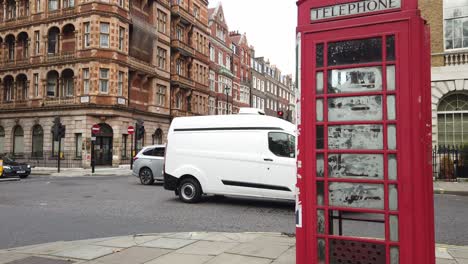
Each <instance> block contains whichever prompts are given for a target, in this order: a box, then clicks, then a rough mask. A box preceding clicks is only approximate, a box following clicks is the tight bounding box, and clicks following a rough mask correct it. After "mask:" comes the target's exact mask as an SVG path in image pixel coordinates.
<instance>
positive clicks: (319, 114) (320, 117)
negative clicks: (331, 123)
mask: <svg viewBox="0 0 468 264" xmlns="http://www.w3.org/2000/svg"><path fill="white" fill-rule="evenodd" d="M315 109H316V113H317V114H316V115H317V121H318V122H323V100H322V99H317V103H316V104H315Z"/></svg>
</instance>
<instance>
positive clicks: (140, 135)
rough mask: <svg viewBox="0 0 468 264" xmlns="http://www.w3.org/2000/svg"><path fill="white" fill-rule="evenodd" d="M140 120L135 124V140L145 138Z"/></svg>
mask: <svg viewBox="0 0 468 264" xmlns="http://www.w3.org/2000/svg"><path fill="white" fill-rule="evenodd" d="M143 124H144V122H143V121H142V120H138V121H137V123H136V139H137V140H141V139H143V138H144V137H145V126H144V125H143Z"/></svg>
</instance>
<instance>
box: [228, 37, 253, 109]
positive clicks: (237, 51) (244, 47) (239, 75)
mask: <svg viewBox="0 0 468 264" xmlns="http://www.w3.org/2000/svg"><path fill="white" fill-rule="evenodd" d="M229 38H230V39H231V50H232V52H233V59H232V64H233V67H232V68H233V73H234V83H233V87H234V93H233V97H234V112H238V109H239V108H240V107H250V86H251V73H250V60H251V55H250V47H249V43H248V41H247V36H246V34H240V33H239V32H231V33H229Z"/></svg>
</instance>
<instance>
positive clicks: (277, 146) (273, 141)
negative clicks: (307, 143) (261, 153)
mask: <svg viewBox="0 0 468 264" xmlns="http://www.w3.org/2000/svg"><path fill="white" fill-rule="evenodd" d="M268 148H269V149H270V151H271V152H273V154H275V155H276V156H279V157H285V158H295V157H296V138H295V137H294V136H292V135H290V134H287V133H282V132H270V133H268Z"/></svg>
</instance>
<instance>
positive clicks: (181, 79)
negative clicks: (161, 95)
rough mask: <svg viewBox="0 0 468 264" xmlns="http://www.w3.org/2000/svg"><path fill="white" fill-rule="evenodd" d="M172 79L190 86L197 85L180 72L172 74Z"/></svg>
mask: <svg viewBox="0 0 468 264" xmlns="http://www.w3.org/2000/svg"><path fill="white" fill-rule="evenodd" d="M171 81H172V82H175V83H179V84H181V85H185V86H188V87H190V88H193V87H194V86H195V82H194V81H192V80H191V79H189V78H187V77H185V76H182V75H179V74H171Z"/></svg>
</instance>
